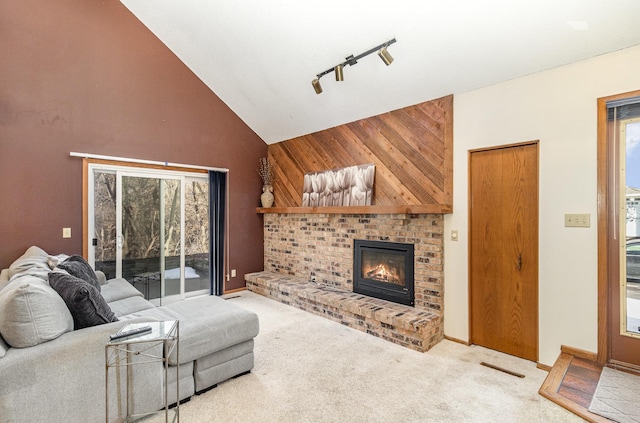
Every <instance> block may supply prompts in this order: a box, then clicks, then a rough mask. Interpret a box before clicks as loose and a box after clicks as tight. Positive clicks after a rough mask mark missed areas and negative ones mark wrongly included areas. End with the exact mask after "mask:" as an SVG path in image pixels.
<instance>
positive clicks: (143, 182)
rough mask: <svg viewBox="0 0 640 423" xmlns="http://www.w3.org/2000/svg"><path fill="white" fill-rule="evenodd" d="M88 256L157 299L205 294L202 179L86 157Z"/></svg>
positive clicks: (206, 234)
mask: <svg viewBox="0 0 640 423" xmlns="http://www.w3.org/2000/svg"><path fill="white" fill-rule="evenodd" d="M89 176H90V181H89V186H90V187H91V188H92V189H93V195H90V196H89V198H91V199H92V201H90V204H89V208H90V210H89V219H90V220H91V218H93V223H90V224H89V239H90V242H89V245H90V248H89V258H90V260H91V261H92V262H93V263H92V264H93V265H94V266H95V268H96V270H102V271H103V272H105V274H106V275H107V276H108V277H122V278H125V279H126V280H128V281H129V282H130V283H131V284H132V285H133V286H134V287H135V288H137V289H138V290H140V292H142V293H143V295H144V296H145V298H147V299H149V300H151V301H152V302H154V303H156V304H163V303H167V302H171V301H175V300H179V299H183V298H185V297H187V296H193V295H202V294H208V293H209V292H210V277H209V219H208V179H207V177H206V175H202V176H198V175H196V176H194V175H191V174H185V173H180V172H172V171H159V170H155V169H132V168H123V167H114V166H103V165H92V168H91V169H90V172H89Z"/></svg>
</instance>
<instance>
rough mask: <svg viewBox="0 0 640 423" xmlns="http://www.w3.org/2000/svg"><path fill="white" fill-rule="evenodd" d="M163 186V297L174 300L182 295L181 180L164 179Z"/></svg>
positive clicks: (161, 184)
mask: <svg viewBox="0 0 640 423" xmlns="http://www.w3.org/2000/svg"><path fill="white" fill-rule="evenodd" d="M160 186H161V188H162V189H161V192H162V195H161V205H160V207H161V213H162V217H163V219H162V220H163V223H162V228H161V229H162V230H161V233H162V236H161V237H160V239H162V240H163V243H162V245H161V251H162V253H161V257H162V259H163V266H162V274H163V279H164V284H163V286H164V292H163V293H162V297H163V298H167V299H168V298H171V299H172V300H175V299H180V298H181V297H182V289H181V285H182V284H181V282H180V281H181V279H182V270H181V269H182V267H183V266H182V224H181V222H182V219H181V216H182V208H181V204H182V201H181V198H182V195H181V192H182V190H181V181H180V180H178V179H174V180H171V179H163V180H162V181H161V183H160Z"/></svg>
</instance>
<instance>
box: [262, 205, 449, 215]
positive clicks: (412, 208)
mask: <svg viewBox="0 0 640 423" xmlns="http://www.w3.org/2000/svg"><path fill="white" fill-rule="evenodd" d="M256 211H257V212H258V213H280V214H294V213H295V214H447V213H451V212H452V211H453V207H452V206H450V205H445V204H422V205H401V206H349V207H269V208H265V207H258V208H257V209H256Z"/></svg>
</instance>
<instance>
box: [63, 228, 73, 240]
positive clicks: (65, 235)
mask: <svg viewBox="0 0 640 423" xmlns="http://www.w3.org/2000/svg"><path fill="white" fill-rule="evenodd" d="M62 237H63V238H71V228H62Z"/></svg>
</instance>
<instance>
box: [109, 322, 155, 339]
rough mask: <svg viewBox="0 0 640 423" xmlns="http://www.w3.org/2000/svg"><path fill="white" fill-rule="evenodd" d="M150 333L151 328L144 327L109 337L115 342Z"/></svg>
mask: <svg viewBox="0 0 640 423" xmlns="http://www.w3.org/2000/svg"><path fill="white" fill-rule="evenodd" d="M148 332H151V326H142V327H139V328H135V329H129V330H125V331H120V332H118V333H114V334H112V335H109V337H110V338H111V340H112V341H115V340H117V339H122V338H127V337H129V336H133V335H142V334H143V333H148Z"/></svg>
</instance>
